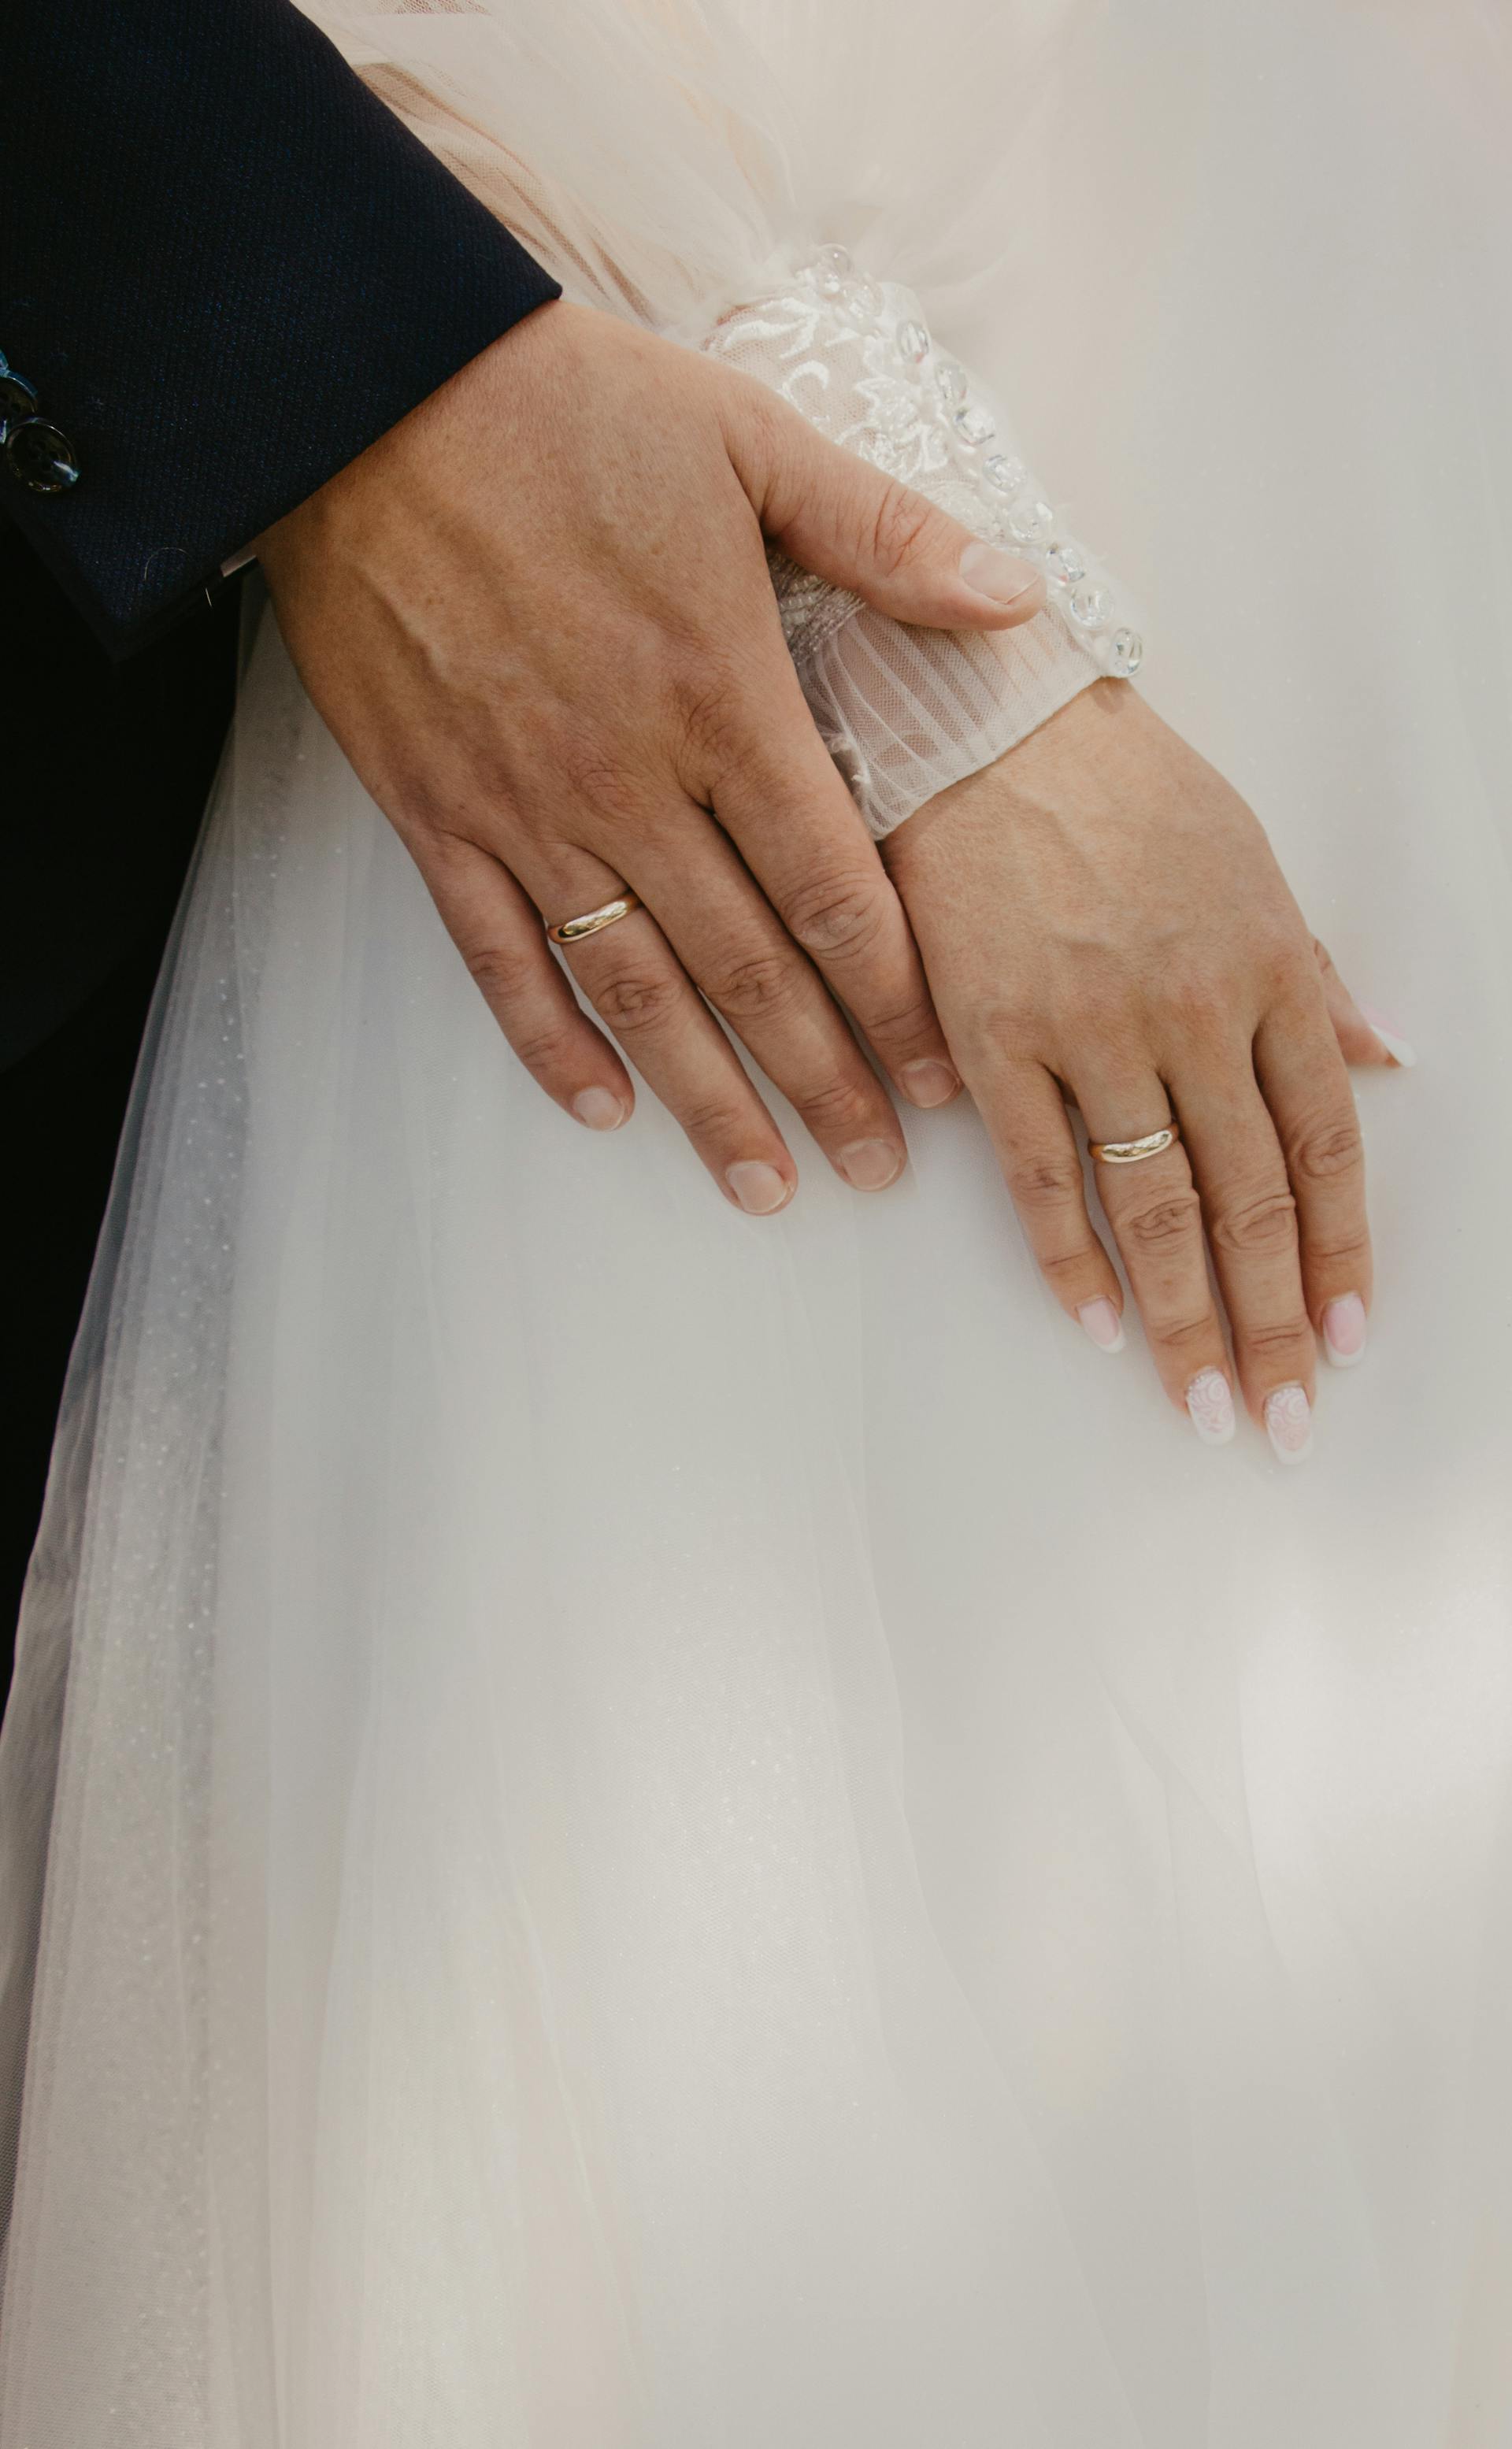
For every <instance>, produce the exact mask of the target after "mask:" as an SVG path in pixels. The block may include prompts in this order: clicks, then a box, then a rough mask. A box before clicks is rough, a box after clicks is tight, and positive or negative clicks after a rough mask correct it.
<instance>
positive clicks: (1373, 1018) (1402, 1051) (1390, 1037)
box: [1357, 1003, 1418, 1071]
mask: <svg viewBox="0 0 1512 2449" xmlns="http://www.w3.org/2000/svg"><path fill="white" fill-rule="evenodd" d="M1357 1008H1358V1011H1359V1013H1360V1017H1361V1019H1362V1020H1367V1021H1368V1022H1369V1024H1370V1026H1371V1028H1372V1029H1373V1030H1374V1031H1375V1033H1376V1035H1377V1037H1379V1039H1380V1040H1381V1043H1382V1045H1383V1046H1384V1047H1385V1048H1386V1052H1387V1053H1388V1054H1389V1055H1390V1057H1391V1059H1392V1061H1393V1062H1394V1063H1400V1064H1401V1066H1402V1068H1403V1070H1405V1071H1410V1070H1411V1069H1412V1066H1413V1065H1414V1063H1415V1062H1416V1061H1417V1059H1418V1058H1417V1056H1416V1054H1415V1053H1414V1052H1413V1050H1412V1048H1411V1046H1410V1045H1409V1044H1408V1042H1407V1040H1406V1039H1405V1037H1404V1036H1403V1034H1402V1032H1401V1031H1400V1030H1399V1029H1398V1028H1397V1026H1396V1023H1395V1022H1394V1021H1390V1020H1387V1018H1386V1013H1385V1012H1373V1011H1372V1010H1371V1008H1370V1006H1369V1005H1368V1004H1367V1003H1363V1004H1360V1005H1359V1006H1358V1007H1357Z"/></svg>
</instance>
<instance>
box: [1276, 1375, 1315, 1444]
mask: <svg viewBox="0 0 1512 2449" xmlns="http://www.w3.org/2000/svg"><path fill="white" fill-rule="evenodd" d="M1265 1423H1266V1435H1267V1437H1269V1438H1270V1446H1271V1451H1272V1453H1273V1454H1274V1455H1275V1457H1276V1459H1277V1461H1278V1462H1301V1461H1303V1460H1304V1458H1305V1457H1306V1456H1308V1455H1309V1454H1310V1453H1311V1452H1312V1406H1311V1404H1310V1403H1309V1402H1308V1390H1307V1388H1306V1387H1305V1386H1276V1387H1273V1388H1272V1389H1271V1391H1270V1394H1269V1395H1268V1396H1267V1397H1266V1406H1265Z"/></svg>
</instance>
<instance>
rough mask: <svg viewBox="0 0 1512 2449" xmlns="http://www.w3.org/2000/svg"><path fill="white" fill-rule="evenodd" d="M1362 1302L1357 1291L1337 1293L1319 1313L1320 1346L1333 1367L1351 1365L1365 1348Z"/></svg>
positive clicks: (1364, 1323) (1347, 1366)
mask: <svg viewBox="0 0 1512 2449" xmlns="http://www.w3.org/2000/svg"><path fill="white" fill-rule="evenodd" d="M1365 1337H1366V1321H1365V1303H1364V1302H1363V1301H1362V1300H1361V1299H1360V1296H1359V1294H1358V1293H1341V1294H1340V1296H1339V1298H1338V1300H1337V1301H1331V1302H1329V1303H1328V1308H1327V1309H1326V1310H1325V1311H1324V1313H1323V1348H1324V1350H1325V1352H1326V1353H1327V1354H1328V1359H1330V1360H1331V1361H1332V1363H1333V1365H1334V1367H1335V1369H1352V1368H1353V1367H1354V1364H1355V1362H1356V1361H1357V1360H1358V1359H1361V1357H1362V1356H1363V1354H1364V1352H1365Z"/></svg>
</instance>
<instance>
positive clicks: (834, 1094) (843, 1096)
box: [790, 1079, 873, 1138]
mask: <svg viewBox="0 0 1512 2449" xmlns="http://www.w3.org/2000/svg"><path fill="white" fill-rule="evenodd" d="M790 1093H791V1095H792V1102H793V1105H794V1106H795V1108H796V1109H797V1110H798V1112H799V1113H800V1114H801V1115H802V1116H803V1118H804V1123H805V1124H806V1125H807V1127H808V1128H809V1129H810V1130H811V1131H812V1132H813V1133H814V1134H815V1136H816V1137H822V1138H829V1137H831V1136H833V1135H834V1134H836V1133H838V1132H841V1131H847V1130H855V1129H860V1128H863V1127H865V1126H870V1124H871V1122H872V1113H873V1108H872V1101H871V1099H870V1098H868V1097H867V1095H866V1093H865V1091H864V1090H861V1089H859V1088H858V1087H857V1086H856V1084H855V1082H854V1081H852V1080H839V1079H836V1080H822V1081H820V1082H819V1083H818V1084H817V1085H816V1086H815V1087H813V1088H810V1089H802V1090H796V1091H791V1092H790Z"/></svg>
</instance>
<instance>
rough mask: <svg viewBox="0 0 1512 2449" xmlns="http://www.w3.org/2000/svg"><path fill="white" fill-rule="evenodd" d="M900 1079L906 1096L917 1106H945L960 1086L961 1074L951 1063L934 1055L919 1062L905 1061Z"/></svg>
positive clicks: (899, 1075)
mask: <svg viewBox="0 0 1512 2449" xmlns="http://www.w3.org/2000/svg"><path fill="white" fill-rule="evenodd" d="M898 1080H899V1085H900V1087H901V1090H902V1092H903V1094H904V1096H905V1097H906V1098H907V1099H908V1100H909V1103H910V1104H911V1105H915V1106H943V1105H945V1104H947V1103H948V1101H949V1100H950V1099H951V1098H952V1097H953V1096H954V1095H955V1093H956V1091H957V1090H958V1089H959V1088H960V1077H959V1075H958V1074H957V1073H956V1072H954V1071H953V1070H951V1068H950V1066H949V1064H948V1063H940V1062H937V1061H936V1059H935V1057H934V1056H933V1055H927V1056H925V1058H924V1059H923V1061H921V1062H919V1063H905V1064H904V1065H903V1068H902V1070H901V1071H900V1072H899V1074H898Z"/></svg>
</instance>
